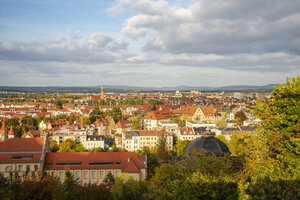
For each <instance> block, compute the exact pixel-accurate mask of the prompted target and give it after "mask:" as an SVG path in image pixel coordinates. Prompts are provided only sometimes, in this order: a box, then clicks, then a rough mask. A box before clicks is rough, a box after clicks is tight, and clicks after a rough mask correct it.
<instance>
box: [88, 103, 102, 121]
mask: <svg viewBox="0 0 300 200" xmlns="http://www.w3.org/2000/svg"><path fill="white" fill-rule="evenodd" d="M101 114H103V112H101V111H100V110H99V108H98V107H95V108H94V109H93V110H92V112H91V113H90V117H89V119H90V122H91V123H94V122H95V121H96V119H97V118H99V117H100V115H101Z"/></svg>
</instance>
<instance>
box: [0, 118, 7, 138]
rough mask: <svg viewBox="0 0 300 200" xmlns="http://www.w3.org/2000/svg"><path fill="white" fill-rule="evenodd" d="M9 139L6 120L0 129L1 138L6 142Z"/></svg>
mask: <svg viewBox="0 0 300 200" xmlns="http://www.w3.org/2000/svg"><path fill="white" fill-rule="evenodd" d="M6 139H7V127H6V123H5V120H4V121H3V124H2V126H1V129H0V140H1V141H2V142H4V141H5V140H6Z"/></svg>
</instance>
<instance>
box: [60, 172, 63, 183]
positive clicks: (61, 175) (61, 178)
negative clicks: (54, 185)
mask: <svg viewBox="0 0 300 200" xmlns="http://www.w3.org/2000/svg"><path fill="white" fill-rule="evenodd" d="M59 179H60V181H63V180H64V172H59Z"/></svg>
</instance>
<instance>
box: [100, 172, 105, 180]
mask: <svg viewBox="0 0 300 200" xmlns="http://www.w3.org/2000/svg"><path fill="white" fill-rule="evenodd" d="M100 179H104V171H100Z"/></svg>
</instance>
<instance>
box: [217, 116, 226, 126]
mask: <svg viewBox="0 0 300 200" xmlns="http://www.w3.org/2000/svg"><path fill="white" fill-rule="evenodd" d="M216 126H217V127H226V126H227V123H226V117H225V116H224V117H222V118H221V119H219V120H218V121H217V122H216Z"/></svg>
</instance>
